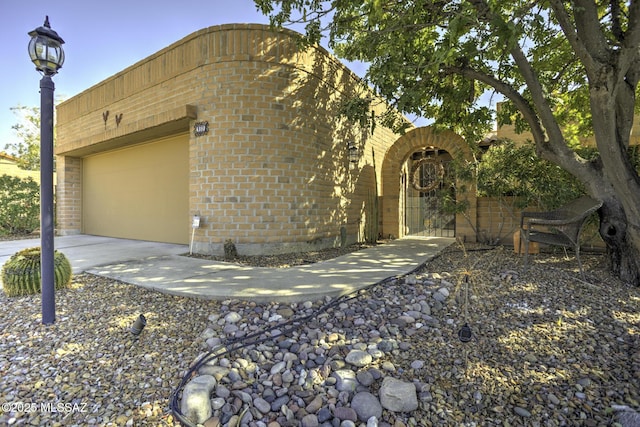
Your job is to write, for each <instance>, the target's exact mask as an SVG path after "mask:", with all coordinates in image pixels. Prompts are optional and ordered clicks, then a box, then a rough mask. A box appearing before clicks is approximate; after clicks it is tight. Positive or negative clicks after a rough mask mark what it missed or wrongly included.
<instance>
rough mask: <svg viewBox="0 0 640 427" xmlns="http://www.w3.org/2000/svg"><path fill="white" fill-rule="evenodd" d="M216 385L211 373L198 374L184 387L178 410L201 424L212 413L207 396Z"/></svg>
mask: <svg viewBox="0 0 640 427" xmlns="http://www.w3.org/2000/svg"><path fill="white" fill-rule="evenodd" d="M215 386H216V379H215V378H214V377H213V376H212V375H199V376H197V377H195V378H193V379H192V380H191V381H189V383H188V384H187V385H186V386H185V387H184V390H183V392H182V401H181V404H180V411H181V412H182V413H183V414H184V415H185V416H186V417H187V418H188V419H190V420H191V421H192V422H194V423H195V424H202V423H204V422H205V421H206V420H208V419H209V418H211V415H212V413H213V410H212V408H211V402H210V401H209V396H210V395H211V391H212V390H213V388H214V387H215Z"/></svg>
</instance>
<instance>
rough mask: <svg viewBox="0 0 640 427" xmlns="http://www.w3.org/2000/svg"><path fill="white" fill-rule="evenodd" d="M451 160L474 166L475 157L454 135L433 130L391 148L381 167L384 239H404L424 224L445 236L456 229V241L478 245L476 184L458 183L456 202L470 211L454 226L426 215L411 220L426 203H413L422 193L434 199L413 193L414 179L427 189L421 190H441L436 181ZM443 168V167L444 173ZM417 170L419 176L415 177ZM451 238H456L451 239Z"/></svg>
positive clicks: (413, 132) (413, 134) (419, 130)
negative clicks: (432, 183)
mask: <svg viewBox="0 0 640 427" xmlns="http://www.w3.org/2000/svg"><path fill="white" fill-rule="evenodd" d="M423 159H424V160H423ZM450 160H460V161H468V162H472V161H473V153H472V152H471V149H470V148H469V146H468V145H467V143H466V142H465V141H464V139H462V137H461V136H460V135H457V134H456V133H454V132H451V131H436V130H435V129H434V128H432V127H430V126H428V127H421V128H416V129H413V130H411V131H410V132H407V133H406V134H405V135H403V136H402V137H400V138H399V139H398V140H397V141H396V142H395V144H393V146H392V147H391V148H389V150H388V151H387V153H386V154H385V157H384V160H383V163H382V234H383V236H384V237H392V238H395V237H403V236H405V235H407V234H410V233H412V232H414V231H415V230H417V229H419V228H420V226H419V225H416V223H418V224H419V223H420V222H422V225H423V226H424V227H425V229H426V227H432V228H434V230H435V229H436V228H437V229H438V230H437V232H442V230H443V229H444V228H448V229H452V228H453V229H455V237H458V238H461V239H463V240H466V241H475V239H476V235H475V234H476V233H475V225H476V224H475V222H476V192H475V186H474V184H473V183H464V185H462V184H463V183H460V182H456V185H455V188H456V189H457V192H456V193H455V198H456V201H457V202H464V201H466V203H467V205H468V209H467V210H466V211H465V213H464V214H457V215H455V220H454V221H453V223H451V222H450V221H447V220H446V219H445V218H437V220H436V221H434V220H433V218H425V217H424V215H423V216H422V217H420V218H419V219H417V220H416V218H415V215H413V216H412V215H411V212H410V211H411V210H412V209H416V206H415V204H416V203H419V204H421V203H425V202H427V201H426V200H417V201H416V200H415V199H413V198H414V197H420V196H416V194H418V193H421V192H422V193H425V194H427V197H433V195H431V196H429V195H428V194H429V193H428V191H416V190H415V189H413V187H414V182H413V181H414V178H416V179H417V180H418V182H417V183H416V184H417V185H418V186H422V187H427V188H421V190H434V189H430V188H429V187H430V183H431V182H434V183H435V184H438V185H439V186H440V187H441V186H442V185H446V184H442V183H438V182H437V181H438V180H439V179H440V177H442V178H443V179H444V174H446V173H447V171H446V169H445V166H444V164H445V161H446V162H448V161H450ZM440 165H443V167H442V169H441V168H440ZM415 170H418V172H417V173H414V171H415ZM442 182H444V181H442ZM440 190H442V188H440ZM434 194H435V193H434ZM431 202H433V200H431ZM419 209H422V207H419ZM421 215H422V214H421ZM416 227H418V228H416ZM448 237H453V236H451V235H448Z"/></svg>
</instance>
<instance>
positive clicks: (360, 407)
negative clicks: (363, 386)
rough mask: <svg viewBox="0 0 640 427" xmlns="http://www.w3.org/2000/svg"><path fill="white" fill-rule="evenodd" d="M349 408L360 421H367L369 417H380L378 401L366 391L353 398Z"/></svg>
mask: <svg viewBox="0 0 640 427" xmlns="http://www.w3.org/2000/svg"><path fill="white" fill-rule="evenodd" d="M351 408H353V410H354V411H356V414H358V419H359V420H360V421H368V420H369V418H371V417H375V418H380V417H381V416H382V406H381V405H380V401H379V400H378V398H377V397H375V396H374V395H373V394H371V393H369V392H366V391H361V392H359V393H356V395H355V396H353V399H351Z"/></svg>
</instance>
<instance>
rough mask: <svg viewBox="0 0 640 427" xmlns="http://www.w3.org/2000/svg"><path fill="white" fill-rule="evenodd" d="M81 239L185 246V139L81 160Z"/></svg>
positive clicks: (165, 140) (187, 227)
mask: <svg viewBox="0 0 640 427" xmlns="http://www.w3.org/2000/svg"><path fill="white" fill-rule="evenodd" d="M82 195H83V196H82V201H83V203H82V212H83V231H84V233H86V234H95V235H99V236H110V237H121V238H127V239H139V240H151V241H156V242H168V243H183V244H184V243H188V240H189V135H188V134H184V135H179V136H174V137H170V138H166V139H162V140H156V141H154V142H151V143H148V144H141V145H136V146H133V147H128V148H124V149H119V150H114V151H109V152H105V153H100V154H96V155H92V156H88V157H85V158H84V159H83V185H82Z"/></svg>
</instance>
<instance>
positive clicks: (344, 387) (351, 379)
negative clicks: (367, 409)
mask: <svg viewBox="0 0 640 427" xmlns="http://www.w3.org/2000/svg"><path fill="white" fill-rule="evenodd" d="M331 376H332V377H333V378H335V379H336V389H338V391H354V390H355V389H356V387H357V385H358V383H357V381H356V373H355V372H353V371H352V370H350V369H339V370H337V371H335V372H333V373H332V374H331Z"/></svg>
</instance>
